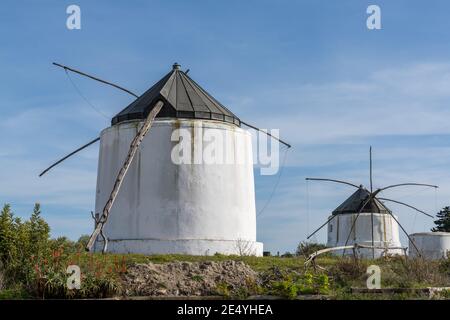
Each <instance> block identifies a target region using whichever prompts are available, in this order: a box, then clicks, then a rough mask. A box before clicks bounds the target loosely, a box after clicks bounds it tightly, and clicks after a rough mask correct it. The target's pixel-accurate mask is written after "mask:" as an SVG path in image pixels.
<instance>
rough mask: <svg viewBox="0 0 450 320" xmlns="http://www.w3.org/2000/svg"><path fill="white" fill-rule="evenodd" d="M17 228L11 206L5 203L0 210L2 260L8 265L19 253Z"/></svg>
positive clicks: (0, 253) (0, 254) (0, 255)
mask: <svg viewBox="0 0 450 320" xmlns="http://www.w3.org/2000/svg"><path fill="white" fill-rule="evenodd" d="M15 231H16V228H15V219H14V214H13V212H12V211H11V206H10V205H9V204H5V205H4V206H3V209H2V211H1V212H0V261H1V262H2V264H3V265H6V264H7V263H8V262H10V261H11V260H12V259H14V258H15V257H16V255H17V245H16V242H17V241H16V240H17V239H15V236H16V232H15Z"/></svg>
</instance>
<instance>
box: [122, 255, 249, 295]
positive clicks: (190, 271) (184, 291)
mask: <svg viewBox="0 0 450 320" xmlns="http://www.w3.org/2000/svg"><path fill="white" fill-rule="evenodd" d="M122 280H123V284H124V290H125V292H124V293H125V295H127V296H207V295H214V294H223V293H224V292H223V291H229V292H235V291H236V290H239V288H242V287H247V286H248V285H249V283H255V282H256V281H257V273H256V272H255V271H253V270H252V269H251V268H250V267H249V266H248V265H247V264H245V263H244V262H242V261H233V260H227V261H219V262H214V261H205V262H171V263H164V264H155V263H151V262H150V263H145V264H143V263H137V264H133V265H131V266H130V267H129V268H128V269H127V272H126V273H125V274H124V275H123V278H122Z"/></svg>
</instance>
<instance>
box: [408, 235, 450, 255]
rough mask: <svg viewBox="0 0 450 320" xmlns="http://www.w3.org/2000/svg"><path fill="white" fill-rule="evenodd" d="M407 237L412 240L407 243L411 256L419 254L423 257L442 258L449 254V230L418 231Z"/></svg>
mask: <svg viewBox="0 0 450 320" xmlns="http://www.w3.org/2000/svg"><path fill="white" fill-rule="evenodd" d="M409 237H410V240H411V241H412V242H414V244H413V243H411V241H410V243H409V255H410V256H411V257H418V256H419V255H420V256H422V257H423V258H425V259H442V258H447V256H448V255H449V254H450V232H420V233H413V234H410V235H409ZM414 245H415V246H414ZM416 248H417V249H416ZM417 251H419V252H417Z"/></svg>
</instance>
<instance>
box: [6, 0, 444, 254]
mask: <svg viewBox="0 0 450 320" xmlns="http://www.w3.org/2000/svg"><path fill="white" fill-rule="evenodd" d="M70 4H77V5H79V6H80V7H81V18H82V29H81V30H68V29H67V28H66V18H67V14H66V12H65V11H66V7H67V6H68V5H70ZM369 4H377V5H379V6H380V7H381V15H382V30H373V31H370V30H368V29H367V28H366V18H367V14H366V8H367V6H368V5H369ZM449 9H450V3H448V2H447V1H433V5H430V4H429V3H428V2H426V1H400V0H396V1H361V0H347V1H333V2H332V1H317V0H316V1H231V0H227V1H137V0H136V1H132V2H130V1H39V2H38V1H2V3H1V4H0V39H1V42H0V70H1V71H0V111H1V115H2V117H1V121H0V137H1V138H0V203H11V205H12V207H13V209H14V211H15V212H16V214H17V215H20V216H24V217H26V216H27V215H28V214H29V212H30V211H31V210H32V206H33V203H34V202H40V203H41V204H42V210H43V215H44V217H45V218H46V219H47V220H48V221H49V223H50V226H51V228H52V233H53V235H54V236H59V235H67V236H69V237H70V238H72V239H76V238H77V237H78V236H79V235H80V234H86V233H89V232H90V231H91V228H92V221H91V218H90V214H89V212H90V210H93V207H94V193H95V182H96V168H97V156H98V149H97V148H98V146H93V147H91V148H89V149H87V150H85V151H83V152H82V153H80V154H78V155H77V156H76V157H74V158H72V159H70V160H68V161H67V162H65V163H64V165H61V166H60V167H58V168H57V169H55V170H54V171H52V172H51V173H50V174H48V175H47V176H46V177H44V178H38V177H37V175H38V173H39V172H40V170H42V169H43V168H45V167H46V166H47V165H49V164H50V163H51V162H52V161H53V160H55V159H57V158H59V157H60V156H61V155H64V154H65V153H67V152H70V151H71V150H72V149H74V148H75V147H77V146H79V145H81V144H83V143H85V142H87V141H89V140H90V139H93V138H94V137H96V136H98V133H99V132H100V131H101V130H102V129H103V128H105V127H107V126H108V125H109V123H110V119H109V118H108V117H104V116H103V115H101V114H100V113H98V112H96V111H95V110H93V109H92V108H91V107H90V106H89V105H88V104H87V103H86V102H85V101H84V100H83V99H82V98H81V97H80V96H79V95H78V94H77V93H76V91H75V90H74V89H73V87H72V86H71V84H70V82H69V81H68V80H67V78H66V76H65V74H64V72H63V71H62V70H60V69H57V68H55V67H54V66H52V65H51V62H53V61H57V62H61V63H64V64H67V65H70V66H73V67H76V68H79V69H81V70H85V71H87V72H90V73H93V74H96V75H98V76H100V77H103V78H106V79H109V80H111V81H114V82H117V83H119V84H121V85H122V86H125V87H127V88H129V89H130V90H132V91H135V92H138V93H142V92H143V91H144V90H146V89H147V88H148V87H149V86H150V85H151V84H153V83H154V82H155V81H157V80H158V79H159V78H161V77H162V76H163V75H164V74H165V73H166V72H168V70H169V69H170V67H171V65H172V63H173V62H175V61H177V62H179V63H180V64H181V65H182V67H183V68H184V69H185V68H189V69H190V70H191V71H190V76H191V77H193V78H194V79H196V81H197V82H199V83H200V84H201V85H202V86H203V87H204V88H205V89H207V90H208V91H209V92H210V93H211V94H213V95H214V96H215V97H216V98H217V99H218V100H219V101H221V102H222V103H223V104H225V105H227V106H228V107H229V108H230V109H231V110H232V111H234V112H235V113H236V114H237V115H238V116H240V117H241V118H242V119H244V120H246V121H248V122H251V123H254V124H256V125H258V126H260V127H263V128H279V129H280V132H281V136H282V137H283V138H284V139H285V140H287V141H289V142H290V143H291V144H292V145H293V148H292V150H291V151H290V152H289V154H288V158H287V163H286V167H285V169H284V171H283V175H282V177H281V180H280V184H279V187H278V189H277V191H276V193H275V196H274V197H273V199H272V201H271V202H270V204H269V205H268V206H267V208H266V209H265V211H264V212H263V213H262V214H261V215H260V216H259V217H258V240H260V241H262V242H264V244H265V248H266V249H267V250H271V251H280V252H284V251H287V250H289V251H293V250H294V249H295V247H296V245H297V243H298V242H299V241H301V240H303V239H305V237H306V235H307V233H308V231H312V230H313V229H314V228H315V227H316V226H318V225H320V224H321V223H322V222H323V221H325V219H326V217H327V215H328V214H329V213H330V212H331V211H332V210H333V209H334V208H335V207H337V206H338V205H339V204H340V203H341V202H342V201H343V200H345V198H346V197H347V196H348V195H349V194H350V193H351V192H352V190H351V188H348V187H345V186H337V185H329V184H319V183H313V182H310V183H309V184H306V182H305V180H304V178H305V177H307V176H320V177H332V178H337V179H346V180H350V181H352V182H355V183H358V184H359V183H363V184H366V185H367V183H368V179H367V173H368V149H369V146H370V145H372V146H373V147H374V175H375V179H374V180H375V181H374V183H375V186H376V187H380V186H382V185H387V184H391V183H401V182H427V183H434V184H438V185H439V186H440V189H439V190H438V191H437V192H435V191H433V190H428V189H424V188H405V189H402V190H396V191H394V190H392V191H389V193H388V192H386V194H385V196H386V197H387V196H389V197H394V198H395V199H398V200H401V201H407V202H408V203H411V204H413V205H416V206H419V207H420V208H422V209H424V210H427V211H430V212H432V213H434V212H435V211H436V210H438V209H439V208H440V207H442V206H444V205H448V204H449V202H450V199H449V196H450V125H449V121H448V119H450V108H449V103H450V58H449V57H450V54H449V53H450V41H449V40H450V35H449V32H448V30H450V20H449V19H448V16H447V13H448V12H449ZM72 78H73V81H74V82H75V83H76V85H77V86H78V87H79V88H80V90H81V91H82V93H83V94H84V96H86V97H87V98H88V99H89V101H91V102H92V104H93V105H95V106H96V108H98V109H100V110H101V113H103V114H106V115H107V116H109V117H111V116H113V115H114V114H116V113H117V112H118V111H120V110H121V109H122V108H124V107H125V106H126V105H128V104H129V103H130V102H131V101H132V99H131V98H130V96H128V95H126V94H123V93H121V92H120V91H117V90H115V89H112V88H108V87H105V86H101V85H99V84H97V83H95V82H93V81H90V80H87V79H84V78H80V77H77V76H75V75H74V76H72ZM255 173H256V177H255V184H256V197H257V199H256V201H257V210H260V209H261V208H262V207H263V206H264V203H265V202H266V200H267V198H268V197H269V195H270V193H271V191H272V189H273V186H274V183H275V181H276V179H277V177H267V176H263V177H262V176H259V175H258V174H257V173H258V171H256V172H255ZM390 207H391V208H392V209H393V210H394V211H395V212H396V214H397V215H398V216H399V218H400V220H401V221H402V222H403V224H404V226H405V227H406V228H407V230H408V231H410V232H413V231H416V232H417V231H424V230H428V229H429V228H430V227H431V226H432V220H431V219H429V218H426V217H422V216H421V215H420V214H419V215H417V214H415V213H414V212H412V211H410V210H408V209H405V208H402V207H399V206H395V205H392V206H390ZM316 240H317V241H321V242H323V241H325V232H324V231H323V232H322V233H320V234H318V235H317V237H316ZM402 240H403V242H404V244H406V242H405V238H404V237H402Z"/></svg>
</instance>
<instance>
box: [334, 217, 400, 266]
mask: <svg viewBox="0 0 450 320" xmlns="http://www.w3.org/2000/svg"><path fill="white" fill-rule="evenodd" d="M356 216H357V214H353V213H352V214H340V215H338V216H336V217H335V218H334V219H333V220H331V222H329V224H328V241H327V247H340V246H346V245H347V246H352V245H353V246H354V245H355V244H356V248H355V253H356V254H357V255H358V257H361V258H373V257H375V258H379V257H383V256H393V255H405V248H403V247H402V245H401V243H400V237H399V230H398V224H397V222H396V221H395V220H394V219H393V217H392V216H391V215H389V214H385V213H373V239H374V241H373V245H374V247H375V248H374V249H372V247H371V246H372V214H371V213H370V212H363V213H361V214H360V215H359V216H358V219H356ZM396 218H397V217H396ZM355 220H356V222H355ZM352 225H354V227H353V229H352ZM349 235H350V236H349ZM347 238H348V242H347ZM332 254H334V255H343V254H344V255H353V254H354V250H353V249H351V248H350V249H345V250H336V251H333V252H332Z"/></svg>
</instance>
